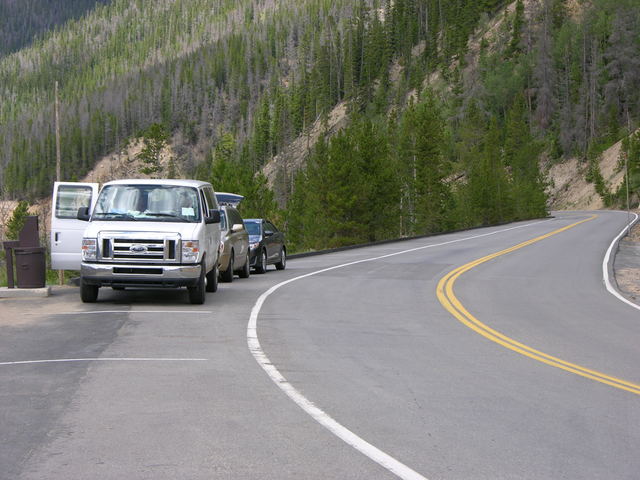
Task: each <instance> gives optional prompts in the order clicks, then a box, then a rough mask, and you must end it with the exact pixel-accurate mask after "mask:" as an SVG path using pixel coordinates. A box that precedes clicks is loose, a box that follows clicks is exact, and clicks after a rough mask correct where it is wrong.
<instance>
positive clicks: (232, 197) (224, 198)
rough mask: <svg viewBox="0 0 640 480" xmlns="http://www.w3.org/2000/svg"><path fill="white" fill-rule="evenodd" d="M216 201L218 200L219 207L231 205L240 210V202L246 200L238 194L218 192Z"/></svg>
mask: <svg viewBox="0 0 640 480" xmlns="http://www.w3.org/2000/svg"><path fill="white" fill-rule="evenodd" d="M216 199H217V200H218V204H219V205H230V206H232V207H235V208H238V206H239V205H240V202H242V200H244V197H243V196H242V195H238V194H237V193H227V192H216Z"/></svg>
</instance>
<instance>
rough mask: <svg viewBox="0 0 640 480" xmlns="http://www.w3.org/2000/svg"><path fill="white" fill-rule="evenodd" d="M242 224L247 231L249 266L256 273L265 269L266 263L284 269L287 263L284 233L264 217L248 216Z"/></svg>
mask: <svg viewBox="0 0 640 480" xmlns="http://www.w3.org/2000/svg"><path fill="white" fill-rule="evenodd" d="M244 226H245V227H246V228H247V231H248V232H249V248H250V259H251V266H252V267H253V268H254V269H255V271H256V273H264V272H266V271H267V265H271V264H273V265H275V266H276V269H277V270H284V269H285V267H286V265H287V247H286V245H285V238H284V233H282V232H281V231H280V230H278V229H277V228H276V226H275V225H274V224H273V223H271V222H270V221H268V220H265V219H264V218H248V219H245V221H244Z"/></svg>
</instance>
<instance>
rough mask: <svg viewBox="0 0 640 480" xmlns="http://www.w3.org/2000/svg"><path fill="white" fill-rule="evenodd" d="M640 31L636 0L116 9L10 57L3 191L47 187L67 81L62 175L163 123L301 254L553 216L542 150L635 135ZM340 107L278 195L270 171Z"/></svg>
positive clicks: (221, 186)
mask: <svg viewBox="0 0 640 480" xmlns="http://www.w3.org/2000/svg"><path fill="white" fill-rule="evenodd" d="M638 31H640V2H638V0H615V1H614V0H591V1H589V2H586V1H585V2H582V1H576V0H526V1H523V0H517V1H516V2H506V1H500V0H482V1H472V0H456V1H447V2H444V1H442V0H395V1H389V0H387V1H376V0H336V1H327V0H296V1H293V0H284V1H277V2H276V1H269V0H240V1H239V0H236V1H231V0H227V1H225V0H158V1H155V2H148V1H143V0H136V1H123V0H113V1H112V2H111V3H110V4H108V5H105V6H102V7H99V8H97V9H96V10H94V11H93V12H92V13H91V14H90V15H88V16H86V17H85V18H83V19H82V20H80V21H77V22H71V23H69V24H68V25H67V26H66V27H65V28H64V29H61V30H60V31H58V32H56V33H54V34H53V35H51V36H49V37H47V38H46V39H45V40H43V41H39V42H36V44H35V45H34V46H33V47H30V48H27V49H23V50H21V51H19V52H17V53H15V54H13V55H10V56H7V57H5V58H3V59H1V60H0V165H1V166H2V184H3V188H4V195H5V196H6V197H11V198H18V197H30V198H34V197H36V196H38V195H46V194H47V193H48V192H49V191H50V188H51V182H52V178H53V172H54V171H55V142H54V135H53V132H54V129H53V122H52V118H53V115H52V110H53V83H54V81H55V80H58V81H59V82H60V84H61V104H62V112H61V115H62V123H61V129H62V157H63V159H64V165H63V177H64V178H65V179H69V180H70V179H74V178H78V177H80V176H81V175H82V174H83V173H84V172H86V171H87V170H88V169H90V168H91V167H92V165H93V164H94V162H95V161H96V159H97V158H99V157H100V156H101V155H104V154H107V153H110V152H113V151H117V150H119V149H121V148H122V147H123V146H124V145H125V144H126V143H127V142H128V140H129V139H130V138H132V137H134V136H138V135H144V134H145V132H149V131H151V130H150V129H149V127H150V126H152V125H153V124H158V125H160V127H161V130H164V131H165V132H167V133H168V134H170V135H171V136H172V138H173V142H174V144H175V146H176V147H177V148H176V151H178V152H179V157H178V158H177V159H176V161H178V162H181V164H182V166H183V167H184V168H183V170H186V171H191V172H192V174H193V175H194V176H198V177H200V178H204V179H207V180H210V181H212V183H213V184H214V186H215V187H216V189H218V190H231V191H237V192H238V193H243V194H245V195H247V197H248V198H247V201H248V203H247V205H246V206H245V209H246V212H245V214H251V215H269V216H276V217H277V218H278V220H279V221H280V222H281V223H282V224H284V225H286V228H287V230H288V231H289V234H290V238H291V240H292V242H293V243H294V245H295V247H296V248H298V249H306V248H322V247H326V246H337V245H343V244H347V243H356V242H362V241H372V240H381V239H385V238H392V237H397V236H402V235H413V234H419V233H428V232H438V231H444V230H448V229H452V228H460V227H466V226H471V225H478V224H491V223H496V222H502V221H508V220H513V219H522V218H531V217H536V216H541V215H544V214H545V212H546V197H545V194H544V182H543V176H542V174H541V172H540V169H539V164H540V159H541V158H544V159H546V163H549V162H557V161H562V159H563V158H567V157H570V156H578V157H579V158H581V159H583V161H585V162H589V161H590V160H592V159H594V158H597V156H598V154H599V153H600V152H601V151H602V150H604V149H605V148H606V147H608V146H610V145H611V144H613V143H615V142H616V141H618V140H620V139H622V138H625V137H627V136H628V135H629V134H630V132H633V131H635V129H636V127H637V125H638V121H639V120H640V60H639V59H640V37H639V36H638V35H637V32H638ZM337 104H346V105H347V112H348V119H347V120H348V121H347V122H346V125H347V126H346V127H345V128H344V129H343V130H342V131H340V132H339V133H337V134H335V135H327V136H326V138H321V140H320V141H319V142H317V143H316V144H309V146H308V151H307V152H306V155H305V156H306V162H304V163H305V164H306V165H307V166H306V168H301V169H299V170H298V171H281V172H280V173H279V178H278V181H277V182H275V185H274V188H276V189H278V194H279V195H278V197H279V198H280V199H282V201H281V204H280V205H279V206H277V205H276V204H275V202H274V200H273V194H272V192H270V191H269V190H268V189H267V187H266V180H265V178H264V176H262V175H261V173H260V171H261V168H262V167H263V166H264V165H265V163H266V162H268V161H269V160H270V159H271V158H273V157H274V156H276V155H278V154H279V153H281V152H282V151H283V150H284V149H285V148H286V146H287V145H289V144H290V143H291V142H292V141H294V140H295V139H296V138H299V137H300V136H301V135H304V134H305V132H308V130H309V129H310V127H311V126H312V125H314V124H315V125H317V124H318V122H320V123H322V122H323V121H326V118H327V116H328V114H329V112H330V111H331V109H332V108H333V107H334V106H336V105H337ZM152 130H153V129H152ZM635 142H637V140H635V141H633V140H628V141H627V142H626V145H627V147H626V148H625V152H627V156H628V159H629V165H630V171H631V178H632V189H637V188H638V187H639V186H640V178H638V177H640V154H639V153H638V152H640V148H638V146H637V145H636V143H635ZM164 173H165V174H166V172H164ZM160 174H162V172H161V173H160ZM593 178H594V181H597V172H593ZM602 194H603V195H608V196H609V199H610V201H611V202H614V201H615V198H616V192H602Z"/></svg>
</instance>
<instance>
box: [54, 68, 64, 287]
mask: <svg viewBox="0 0 640 480" xmlns="http://www.w3.org/2000/svg"><path fill="white" fill-rule="evenodd" d="M54 103H55V105H54V109H55V117H56V118H55V123H56V182H59V181H60V176H61V174H60V106H59V102H58V81H57V80H56V85H55V102H54ZM58 284H59V285H64V270H58Z"/></svg>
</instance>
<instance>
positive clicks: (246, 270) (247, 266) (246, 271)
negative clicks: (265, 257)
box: [238, 253, 251, 278]
mask: <svg viewBox="0 0 640 480" xmlns="http://www.w3.org/2000/svg"><path fill="white" fill-rule="evenodd" d="M250 263H251V260H250V259H249V253H247V259H246V260H245V262H244V267H242V270H240V271H239V272H238V275H240V278H249V275H251V265H250Z"/></svg>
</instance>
